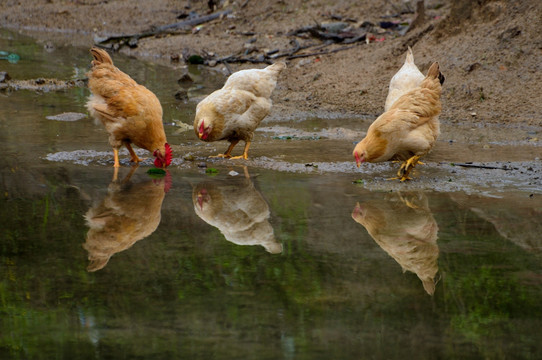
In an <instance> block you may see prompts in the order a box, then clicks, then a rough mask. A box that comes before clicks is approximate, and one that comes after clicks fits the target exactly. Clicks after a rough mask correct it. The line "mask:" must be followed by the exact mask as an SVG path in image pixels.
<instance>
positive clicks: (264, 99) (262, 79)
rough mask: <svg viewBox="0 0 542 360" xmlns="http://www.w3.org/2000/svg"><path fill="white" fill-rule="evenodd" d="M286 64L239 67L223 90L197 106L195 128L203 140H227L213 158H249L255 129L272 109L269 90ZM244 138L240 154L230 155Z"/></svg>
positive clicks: (217, 91) (271, 90)
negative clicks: (253, 67)
mask: <svg viewBox="0 0 542 360" xmlns="http://www.w3.org/2000/svg"><path fill="white" fill-rule="evenodd" d="M285 67H286V64H284V63H282V62H279V63H276V64H273V65H270V66H268V67H266V68H265V69H250V70H241V71H238V72H236V73H234V74H232V75H231V76H230V77H229V78H228V80H227V81H226V83H225V84H224V87H222V89H219V90H216V91H215V92H213V93H212V94H210V95H209V96H207V97H206V98H205V99H203V100H202V101H201V102H200V103H199V104H198V106H197V107H196V117H195V119H194V131H195V132H196V135H197V136H198V137H199V138H200V139H201V140H203V141H218V140H228V141H229V142H230V146H229V147H228V150H226V152H225V153H224V154H219V155H217V156H216V157H222V158H232V159H248V149H249V147H250V143H251V141H252V137H253V135H254V130H256V128H257V127H258V125H260V122H261V121H262V120H263V119H264V118H265V117H266V116H267V115H268V114H269V112H270V110H271V104H272V102H271V99H270V97H271V93H272V92H273V90H274V89H275V87H276V85H277V79H278V76H279V74H280V72H281V71H282V70H283V69H284V68H285ZM240 140H243V141H244V142H245V149H244V151H243V155H241V156H235V157H231V152H232V150H233V148H234V147H235V145H237V143H238V142H239V141H240Z"/></svg>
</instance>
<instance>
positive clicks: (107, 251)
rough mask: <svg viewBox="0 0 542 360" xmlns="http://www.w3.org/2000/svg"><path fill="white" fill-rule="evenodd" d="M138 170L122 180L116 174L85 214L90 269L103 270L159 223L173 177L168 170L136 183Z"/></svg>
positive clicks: (150, 232)
mask: <svg viewBox="0 0 542 360" xmlns="http://www.w3.org/2000/svg"><path fill="white" fill-rule="evenodd" d="M136 169H137V167H132V169H131V171H130V174H128V175H127V176H126V177H125V178H124V180H122V181H119V180H117V179H116V178H117V174H116V173H115V175H114V176H113V179H114V180H113V181H112V182H111V184H110V185H109V189H108V194H107V196H106V197H105V198H104V199H103V200H102V201H101V202H100V203H99V204H97V205H96V206H93V207H91V208H90V209H89V210H88V211H87V213H86V214H85V219H86V222H87V225H88V226H89V230H88V233H87V238H86V241H85V244H84V245H83V248H85V249H86V250H87V251H88V258H89V260H90V264H89V265H88V267H87V270H88V271H97V270H100V269H102V268H103V267H105V266H106V265H107V262H108V261H109V259H110V258H111V256H113V255H114V254H116V253H118V252H121V251H124V250H126V249H128V248H130V247H131V246H132V245H134V244H135V243H136V242H137V241H139V240H141V239H144V238H146V237H147V236H149V235H151V234H152V233H153V232H154V231H155V230H156V228H157V227H158V225H159V224H160V219H161V214H160V211H161V209H162V202H163V200H164V197H165V194H166V192H167V191H168V190H169V188H170V186H171V176H170V175H169V172H168V173H167V174H166V176H165V177H163V178H161V179H158V180H157V179H155V180H149V181H144V182H141V183H137V184H133V183H132V182H130V178H131V176H132V174H133V173H134V171H135V170H136ZM115 172H117V169H115Z"/></svg>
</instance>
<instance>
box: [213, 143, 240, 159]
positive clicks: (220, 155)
mask: <svg viewBox="0 0 542 360" xmlns="http://www.w3.org/2000/svg"><path fill="white" fill-rule="evenodd" d="M238 142H239V140H233V141H232V142H231V143H230V146H228V150H226V152H225V153H224V154H218V155H213V156H209V157H212V158H225V159H229V158H231V152H232V151H233V148H234V147H235V145H237V143H238Z"/></svg>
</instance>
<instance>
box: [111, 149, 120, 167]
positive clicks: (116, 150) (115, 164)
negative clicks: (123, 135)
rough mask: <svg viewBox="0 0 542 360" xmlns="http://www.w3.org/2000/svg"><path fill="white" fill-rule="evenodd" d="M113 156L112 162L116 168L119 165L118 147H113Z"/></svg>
mask: <svg viewBox="0 0 542 360" xmlns="http://www.w3.org/2000/svg"><path fill="white" fill-rule="evenodd" d="M113 158H114V159H115V163H114V164H113V166H114V167H116V168H118V167H120V163H119V149H117V148H113Z"/></svg>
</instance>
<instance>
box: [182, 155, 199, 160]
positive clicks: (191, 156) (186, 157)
mask: <svg viewBox="0 0 542 360" xmlns="http://www.w3.org/2000/svg"><path fill="white" fill-rule="evenodd" d="M183 159H184V160H186V161H194V160H196V159H195V158H194V155H185V156H183Z"/></svg>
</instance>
